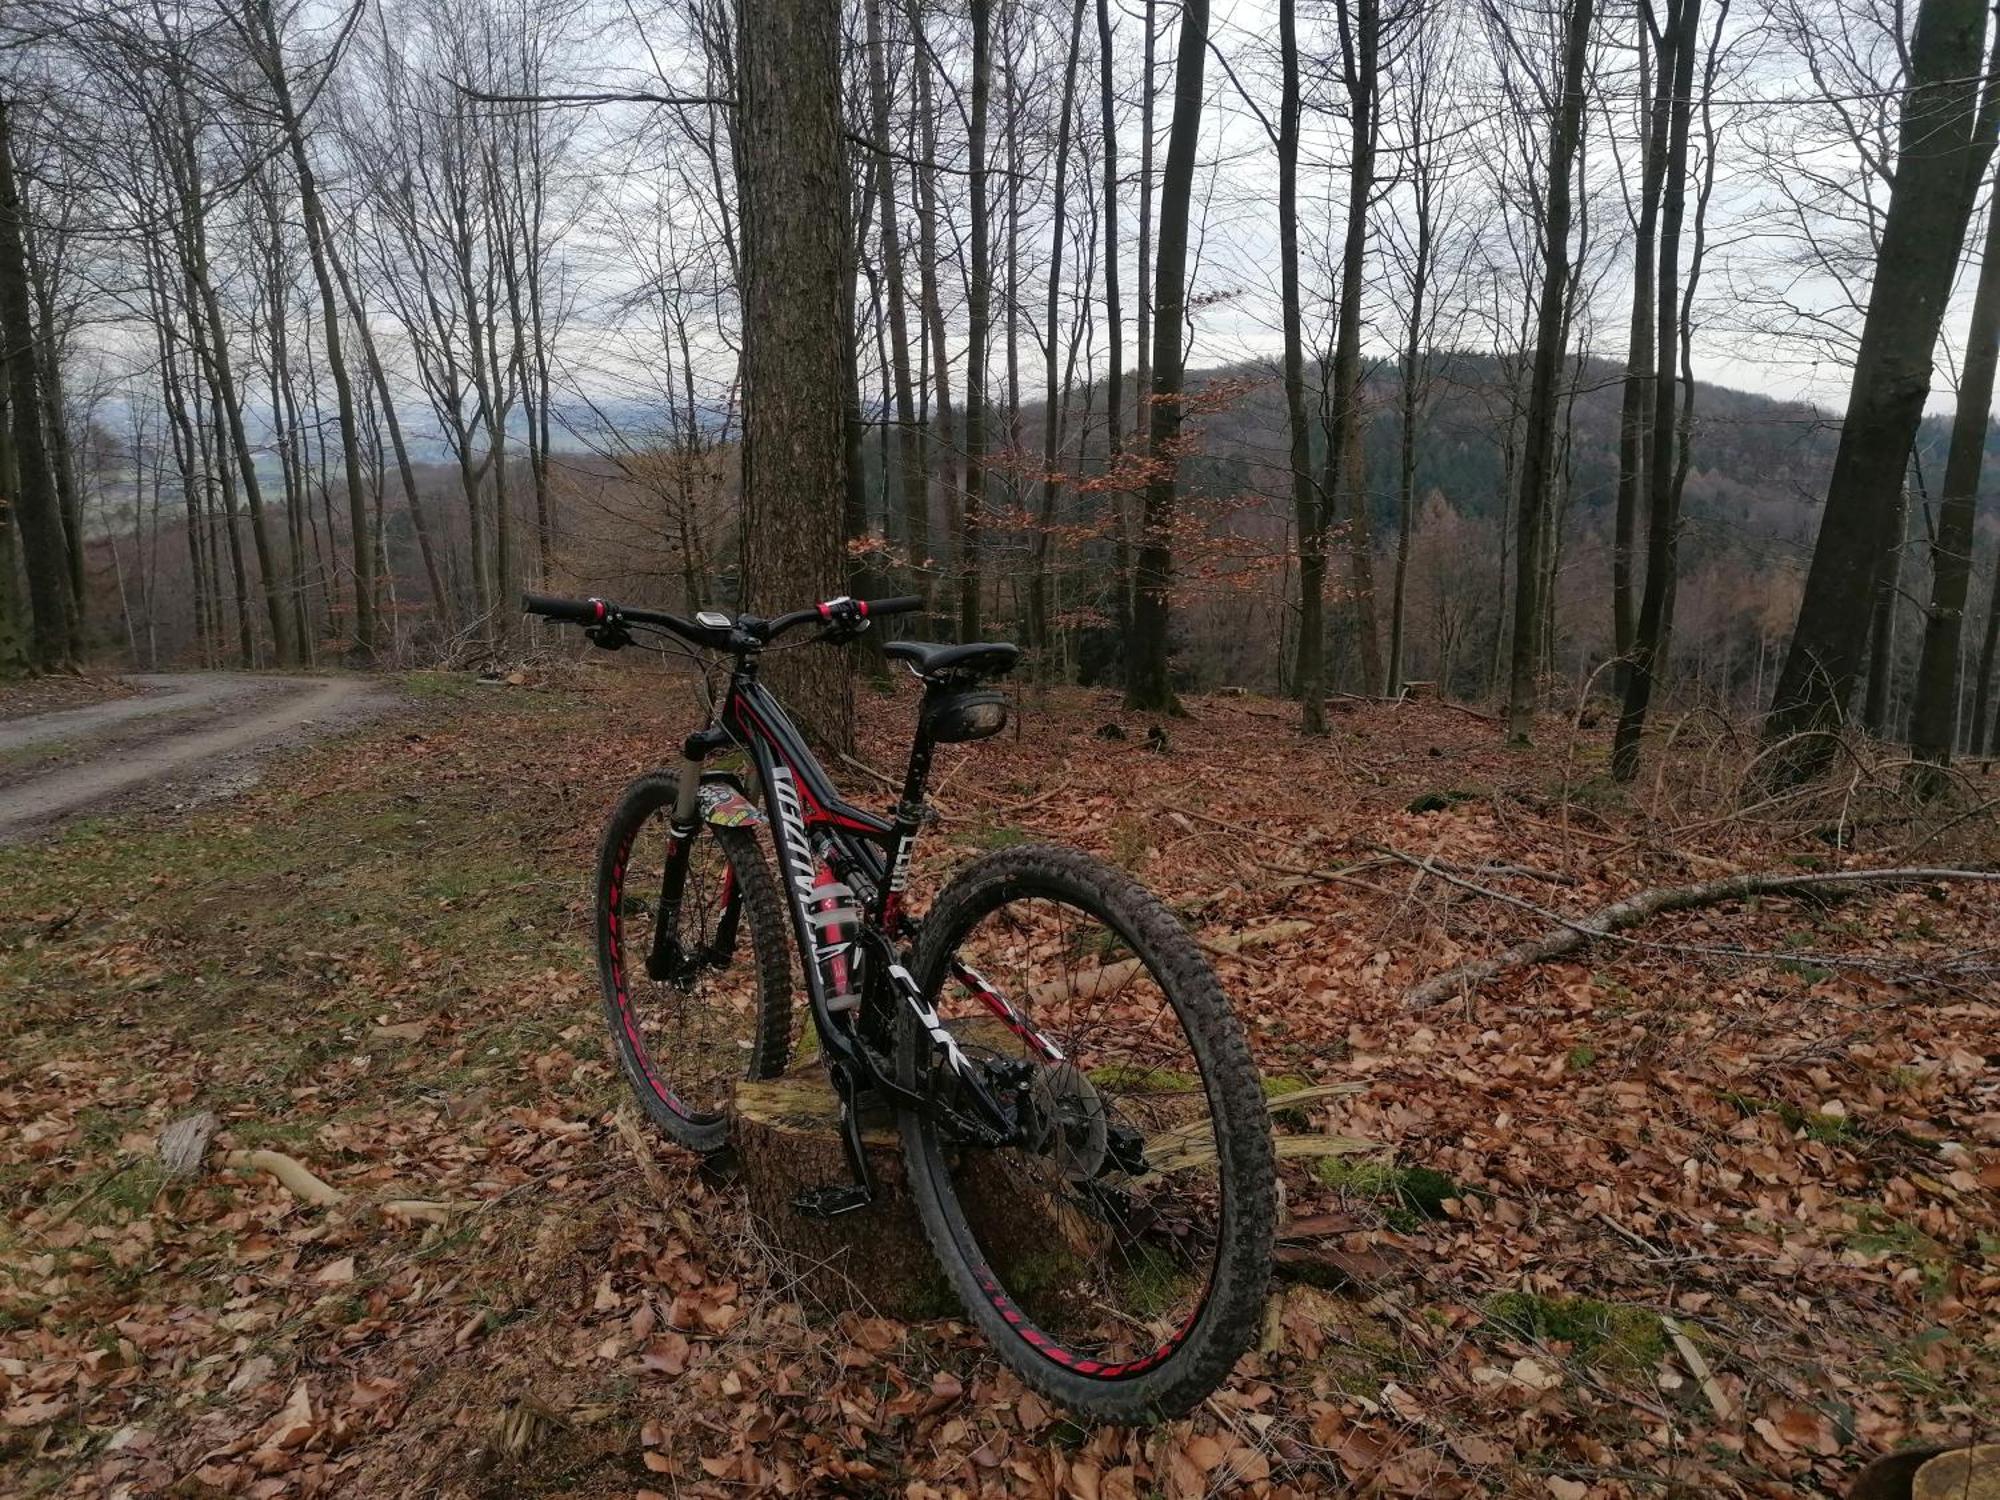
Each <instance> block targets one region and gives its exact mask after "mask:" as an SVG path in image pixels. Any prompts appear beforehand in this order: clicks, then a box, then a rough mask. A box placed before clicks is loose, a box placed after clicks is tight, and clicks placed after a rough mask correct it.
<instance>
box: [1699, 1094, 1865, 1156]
mask: <svg viewBox="0 0 2000 1500" xmlns="http://www.w3.org/2000/svg"><path fill="white" fill-rule="evenodd" d="M1717 1097H1719V1098H1721V1099H1722V1100H1724V1101H1725V1102H1727V1103H1730V1104H1733V1105H1735V1106H1736V1108H1737V1109H1739V1110H1741V1111H1742V1112H1743V1113H1744V1114H1746V1115H1761V1114H1771V1115H1776V1116H1777V1117H1778V1119H1779V1121H1780V1122H1781V1123H1782V1124H1783V1125H1784V1127H1785V1129H1787V1130H1789V1131H1791V1132H1793V1133H1794V1134H1798V1133H1801V1132H1803V1133H1804V1135H1805V1137H1806V1139H1807V1140H1809V1141H1818V1142H1819V1143H1820V1144H1821V1145H1823V1146H1846V1145H1852V1144H1853V1143H1854V1141H1855V1139H1856V1136H1857V1134H1858V1132H1857V1130H1856V1128H1855V1124H1854V1121H1853V1120H1852V1119H1851V1118H1849V1117H1848V1116H1846V1115H1828V1114H1822V1113H1820V1112H1819V1111H1818V1110H1806V1109H1800V1108H1799V1107H1798V1106H1797V1105H1796V1104H1787V1103H1785V1102H1784V1101H1783V1100H1781V1099H1760V1098H1758V1097H1757V1096H1756V1095H1755V1094H1740V1093H1738V1092H1736V1090H1734V1089H1721V1090H1719V1091H1718V1093H1717Z"/></svg>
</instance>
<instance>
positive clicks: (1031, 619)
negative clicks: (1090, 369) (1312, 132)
mask: <svg viewBox="0 0 2000 1500" xmlns="http://www.w3.org/2000/svg"><path fill="white" fill-rule="evenodd" d="M1084 3H1085V0H1074V3H1073V5H1072V6H1071V9H1070V21H1069V52H1068V55H1067V60H1066V63H1065V66H1064V70H1063V89H1062V110H1061V113H1060V115H1059V116H1058V120H1057V125H1056V180H1055V185H1054V206H1053V215H1052V217H1053V223H1052V225H1051V227H1050V230H1049V273H1048V301H1047V304H1046V306H1045V307H1044V309H1043V311H1044V332H1043V337H1042V351H1043V354H1044V356H1045V361H1044V366H1043V379H1042V504H1041V512H1040V514H1039V516H1038V517H1037V521H1038V524H1037V525H1036V527H1035V536H1034V575H1033V577H1032V578H1031V579H1030V580H1029V588H1030V592H1029V603H1028V637H1029V639H1030V640H1031V641H1032V642H1033V643H1034V645H1035V648H1036V649H1037V650H1038V651H1040V652H1041V653H1042V655H1043V661H1042V668H1043V671H1044V672H1047V671H1048V669H1049V652H1050V647H1051V645H1052V643H1053V641H1054V638H1055V636H1054V631H1053V629H1052V628H1051V625H1050V613H1049V533H1050V531H1051V530H1053V529H1054V527H1055V521H1056V500H1057V497H1058V496H1060V495H1061V493H1062V480H1061V478H1060V476H1059V475H1058V473H1057V470H1056V463H1057V460H1058V459H1059V458H1060V457H1061V451H1062V407H1061V404H1060V402H1059V400H1058V397H1059V395H1060V392H1059V390H1058V386H1059V385H1060V384H1061V381H1062V364H1061V362H1060V361H1059V360H1058V359H1057V357H1056V333H1057V318H1058V316H1059V314H1060V312H1061V309H1062V263H1063V236H1064V235H1066V234H1067V233H1068V232H1069V216H1068V209H1069V197H1068V194H1069V154H1070V153H1069V145H1070V126H1071V123H1072V122H1073V121H1074V119H1075V117H1076V68H1077V58H1078V56H1079V54H1080V52H1081V50H1082V46H1083V7H1084Z"/></svg>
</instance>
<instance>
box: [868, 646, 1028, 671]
mask: <svg viewBox="0 0 2000 1500" xmlns="http://www.w3.org/2000/svg"><path fill="white" fill-rule="evenodd" d="M882 654H883V655H884V656H886V657H888V658H889V659H890V660H891V661H906V662H908V663H909V664H910V665H911V666H913V667H915V668H916V669H917V673H918V675H920V676H923V677H941V676H944V675H946V674H947V673H953V672H957V673H963V674H964V675H965V676H968V677H1003V676H1005V675H1006V674H1007V672H1008V671H1010V670H1011V669H1012V668H1013V665H1014V663H1015V662H1016V661H1018V660H1020V657H1021V648H1020V647H1019V646H1016V645H1013V644H1011V643H1010V642H1007V641H969V642H967V643H966V644H965V645H963V646H954V645H951V644H949V643H940V642H937V641H887V642H885V643H884V644H883V646H882Z"/></svg>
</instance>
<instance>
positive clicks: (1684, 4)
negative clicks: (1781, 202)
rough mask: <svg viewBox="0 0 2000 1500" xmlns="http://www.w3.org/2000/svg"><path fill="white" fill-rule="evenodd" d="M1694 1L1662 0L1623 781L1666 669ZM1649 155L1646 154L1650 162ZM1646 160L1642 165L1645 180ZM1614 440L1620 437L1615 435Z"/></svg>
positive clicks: (1675, 531) (1675, 523)
mask: <svg viewBox="0 0 2000 1500" xmlns="http://www.w3.org/2000/svg"><path fill="white" fill-rule="evenodd" d="M1700 22H1701V0H1668V5H1667V25H1666V29H1665V30H1664V31H1663V32H1662V33H1661V44H1660V76H1661V78H1662V79H1663V80H1664V79H1665V78H1667V76H1668V74H1669V70H1670V69H1671V74H1672V79H1673V93H1672V104H1671V107H1670V114H1669V119H1668V120H1667V121H1664V122H1662V121H1656V122H1655V131H1656V132H1657V131H1658V130H1659V129H1660V128H1662V127H1664V128H1665V130H1666V132H1667V135H1668V142H1667V154H1666V162H1665V169H1664V173H1663V175H1662V177H1661V179H1660V182H1659V185H1658V186H1659V192H1660V196H1661V199H1662V201H1661V204H1660V217H1659V251H1658V253H1659V274H1658V276H1657V278H1656V280H1655V283H1654V292H1655V295H1656V297H1657V300H1658V304H1659V306H1658V310H1657V311H1658V323H1657V325H1656V332H1655V335H1654V348H1655V360H1656V362H1655V364H1654V367H1653V377H1652V387H1653V389H1652V398H1653V411H1652V415H1651V417H1650V418H1649V419H1648V421H1647V423H1646V435H1645V458H1644V460H1643V462H1642V467H1643V468H1644V470H1645V476H1646V592H1645V597H1644V598H1643V599H1642V600H1641V601H1640V605H1639V624H1638V629H1637V630H1636V632H1635V633H1634V634H1633V637H1632V655H1631V665H1630V669H1629V670H1628V671H1627V672H1626V674H1625V702H1624V705H1623V707H1622V708H1621V709H1620V711H1619V715H1618V728H1617V731H1616V733H1615V734H1614V736H1613V744H1612V749H1611V774H1612V775H1613V776H1614V777H1616V778H1617V779H1618V780H1620V781H1629V780H1631V779H1632V777H1633V776H1634V775H1635V774H1637V772H1638V769H1639V739H1640V736H1641V735H1643V734H1644V733H1645V729H1646V714H1647V711H1648V709H1649V708H1650V707H1651V704H1652V700H1653V694H1654V692H1655V691H1656V689H1657V688H1658V685H1659V679H1660V678H1661V677H1662V676H1664V675H1665V673H1666V669H1667V652H1668V645H1667V642H1668V636H1669V635H1670V633H1671V631H1672V628H1673V620H1672V615H1671V610H1672V601H1673V594H1674V582H1675V573H1676V568H1677V564H1678V560H1679V551H1680V486H1679V485H1678V484H1676V483H1675V466H1674V464H1673V462H1672V460H1671V455H1670V451H1669V449H1670V445H1671V444H1672V443H1673V441H1674V435H1675V431H1676V424H1675V421H1674V406H1675V403H1676V400H1677V399H1678V386H1677V385H1676V382H1675V377H1676V373H1677V372H1676V369H1675V364H1676V358H1677V352H1678V339H1679V333H1680V311H1681V309H1680V254H1681V221H1682V219H1683V217H1684V215H1685V212H1686V204H1687V167H1688V129H1689V125H1690V122H1691V119H1692V116H1693V109H1694V101H1693V98H1692V94H1693V90H1694V54H1695V37H1696V35H1697V33H1698V31H1699V29H1700ZM1650 155H1651V153H1650V151H1649V153H1648V156H1649V158H1650ZM1651 171H1652V163H1651V161H1650V159H1649V160H1648V163H1647V172H1648V174H1649V175H1650V174H1651ZM1621 440H1622V433H1621Z"/></svg>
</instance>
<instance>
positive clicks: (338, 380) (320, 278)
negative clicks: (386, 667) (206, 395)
mask: <svg viewBox="0 0 2000 1500" xmlns="http://www.w3.org/2000/svg"><path fill="white" fill-rule="evenodd" d="M252 12H253V15H254V18H255V23H256V26H257V30H258V33H259V46H258V48H257V50H258V51H259V52H260V53H262V54H263V64H264V75H265V78H266V80H267V81H268V82H269V83H270V86H271V94H272V97H273V98H274V99H275V100H276V102H277V106H278V121H279V124H280V125H281V126H282V127H283V129H284V132H285V143H286V145H287V146H288V147H289V148H290V151H291V157H292V170H293V171H294V172H295V173H296V174H297V176H298V183H299V211H300V217H301V218H303V219H304V220H305V227H306V249H307V251H308V253H309V256H310V258H311V260H312V269H313V280H314V281H315V282H317V283H318V286H319V305H320V324H321V330H320V331H321V334H322V336H323V338H324V339H325V342H326V363H327V370H328V373H329V374H331V375H332V377H333V394H334V400H335V403H336V405H337V407H338V409H339V415H340V458H341V463H342V465H343V466H344V467H345V469H346V471H347V518H348V527H349V530H350V531H351V532H352V534H353V544H354V649H355V651H356V652H358V653H359V654H360V655H361V656H363V657H368V656H372V655H373V654H374V651H375V544H374V541H373V540H372V539H371V538H370V536H369V530H368V495H367V490H366V486H365V484H364V482H363V479H362V473H361V443H360V435H359V421H358V419H357V417H356V415H355V408H354V382H353V381H352V380H351V379H350V378H349V376H348V373H347V362H346V360H345V359H344V358H343V357H342V352H341V337H340V304H339V302H338V301H337V299H336V298H335V296H334V290H333V275H332V273H331V272H330V271H329V270H328V268H327V261H328V258H329V257H330V256H331V255H332V253H333V248H332V246H331V245H330V244H329V243H328V233H327V224H326V211H325V209H324V207H323V206H322V205H321V203H320V197H319V182H318V179H317V178H316V177H315V175H314V173H313V169H312V162H311V161H310V159H309V158H308V156H307V154H306V137H305V126H304V123H303V122H302V121H301V120H300V118H299V115H298V111H297V110H296V109H295V108H294V107H293V105H292V86H291V80H290V79H289V78H288V77H287V76H286V73H285V54H284V51H283V49H282V48H281V47H280V45H279V41H278V28H277V22H276V21H275V20H274V19H273V17H272V14H271V0H252Z"/></svg>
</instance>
